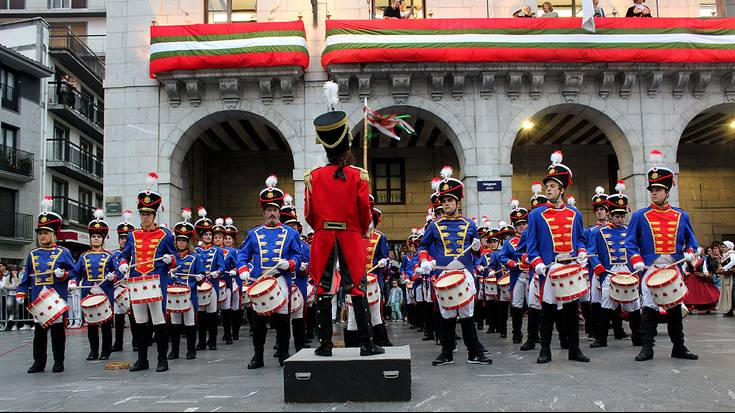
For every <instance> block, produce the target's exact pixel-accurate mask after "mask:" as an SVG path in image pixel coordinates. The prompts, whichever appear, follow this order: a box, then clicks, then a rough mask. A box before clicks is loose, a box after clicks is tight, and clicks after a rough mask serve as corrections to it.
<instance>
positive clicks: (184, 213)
mask: <svg viewBox="0 0 735 413" xmlns="http://www.w3.org/2000/svg"><path fill="white" fill-rule="evenodd" d="M181 219H183V220H184V221H186V222H188V221H189V220H190V219H191V209H189V208H184V209H182V210H181Z"/></svg>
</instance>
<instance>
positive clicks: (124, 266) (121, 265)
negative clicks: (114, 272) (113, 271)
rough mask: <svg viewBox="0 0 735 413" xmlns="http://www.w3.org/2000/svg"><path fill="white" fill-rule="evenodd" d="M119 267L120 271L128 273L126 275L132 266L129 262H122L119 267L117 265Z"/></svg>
mask: <svg viewBox="0 0 735 413" xmlns="http://www.w3.org/2000/svg"><path fill="white" fill-rule="evenodd" d="M117 269H118V270H119V271H120V272H121V273H122V274H126V275H127V273H128V270H130V266H129V265H128V264H120V266H119V267H117Z"/></svg>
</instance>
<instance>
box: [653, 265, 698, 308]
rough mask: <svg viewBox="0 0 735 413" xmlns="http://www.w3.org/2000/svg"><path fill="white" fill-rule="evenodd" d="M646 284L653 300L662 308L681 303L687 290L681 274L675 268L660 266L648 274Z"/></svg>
mask: <svg viewBox="0 0 735 413" xmlns="http://www.w3.org/2000/svg"><path fill="white" fill-rule="evenodd" d="M646 285H647V286H648V289H649V290H651V294H652V295H653V301H655V302H656V304H658V306H659V307H661V308H663V309H667V308H671V307H674V306H676V305H679V304H681V303H683V302H684V298H686V295H687V293H688V292H689V289H687V286H686V284H684V280H682V278H681V274H679V271H678V270H676V269H675V268H660V269H657V270H655V271H653V272H652V273H651V275H649V276H648V279H647V280H646Z"/></svg>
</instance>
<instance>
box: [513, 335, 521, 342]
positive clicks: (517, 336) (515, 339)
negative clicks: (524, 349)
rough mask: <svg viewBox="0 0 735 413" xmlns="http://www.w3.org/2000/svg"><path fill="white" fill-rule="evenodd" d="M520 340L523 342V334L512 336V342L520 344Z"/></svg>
mask: <svg viewBox="0 0 735 413" xmlns="http://www.w3.org/2000/svg"><path fill="white" fill-rule="evenodd" d="M522 342H523V336H521V335H514V336H513V344H521V343H522Z"/></svg>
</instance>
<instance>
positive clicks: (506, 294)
mask: <svg viewBox="0 0 735 413" xmlns="http://www.w3.org/2000/svg"><path fill="white" fill-rule="evenodd" d="M498 289H499V290H500V301H509V300H510V275H504V276H502V277H500V279H499V280H498Z"/></svg>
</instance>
